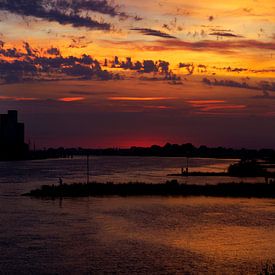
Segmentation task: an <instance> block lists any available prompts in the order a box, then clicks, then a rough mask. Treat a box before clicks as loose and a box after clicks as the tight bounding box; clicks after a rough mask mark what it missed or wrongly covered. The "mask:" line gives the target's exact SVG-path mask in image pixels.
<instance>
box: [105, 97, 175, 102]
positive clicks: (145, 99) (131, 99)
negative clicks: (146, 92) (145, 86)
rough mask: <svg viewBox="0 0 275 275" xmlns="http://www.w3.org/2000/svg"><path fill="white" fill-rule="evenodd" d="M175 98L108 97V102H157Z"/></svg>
mask: <svg viewBox="0 0 275 275" xmlns="http://www.w3.org/2000/svg"><path fill="white" fill-rule="evenodd" d="M171 99H176V97H129V96H127V97H126V96H113V97H108V100H114V101H159V100H171Z"/></svg>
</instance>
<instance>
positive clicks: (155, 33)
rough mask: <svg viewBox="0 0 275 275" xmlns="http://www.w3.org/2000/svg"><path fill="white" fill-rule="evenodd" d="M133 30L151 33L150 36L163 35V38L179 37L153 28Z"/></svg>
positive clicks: (144, 33) (145, 33)
mask: <svg viewBox="0 0 275 275" xmlns="http://www.w3.org/2000/svg"><path fill="white" fill-rule="evenodd" d="M131 30H132V31H138V32H140V33H142V34H143V35H149V36H157V37H163V38H171V39H177V38H176V37H175V36H172V35H170V34H168V33H165V32H162V31H158V30H153V29H147V28H133V29H131Z"/></svg>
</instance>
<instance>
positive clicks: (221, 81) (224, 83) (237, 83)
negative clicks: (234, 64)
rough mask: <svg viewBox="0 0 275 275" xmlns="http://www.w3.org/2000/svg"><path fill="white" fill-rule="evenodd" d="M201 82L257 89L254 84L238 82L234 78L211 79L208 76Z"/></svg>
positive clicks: (211, 84) (210, 84)
mask: <svg viewBox="0 0 275 275" xmlns="http://www.w3.org/2000/svg"><path fill="white" fill-rule="evenodd" d="M202 82H203V83H204V84H207V85H209V86H225V87H236V88H244V89H254V90H255V89H256V90H257V89H258V88H257V87H255V86H251V85H249V84H248V83H246V82H238V81H234V80H230V79H229V80H217V79H214V80H211V79H209V78H206V77H205V78H203V79H202Z"/></svg>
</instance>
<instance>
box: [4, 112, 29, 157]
mask: <svg viewBox="0 0 275 275" xmlns="http://www.w3.org/2000/svg"><path fill="white" fill-rule="evenodd" d="M24 132H25V129H24V124H23V123H19V122H18V118H17V111H15V110H10V111H8V113H7V114H0V159H23V158H26V156H27V153H28V145H27V144H25V140H24V138H25V137H24V136H25V133H24Z"/></svg>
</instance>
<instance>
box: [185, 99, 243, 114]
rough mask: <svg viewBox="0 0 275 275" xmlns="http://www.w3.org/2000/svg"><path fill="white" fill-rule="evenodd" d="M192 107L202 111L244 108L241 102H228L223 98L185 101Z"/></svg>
mask: <svg viewBox="0 0 275 275" xmlns="http://www.w3.org/2000/svg"><path fill="white" fill-rule="evenodd" d="M187 102H188V103H189V104H191V106H192V107H194V108H197V109H199V110H200V111H202V112H208V111H219V110H223V111H226V110H242V109H246V107H247V106H246V105H243V104H228V103H227V102H226V101H225V100H190V101H187Z"/></svg>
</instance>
